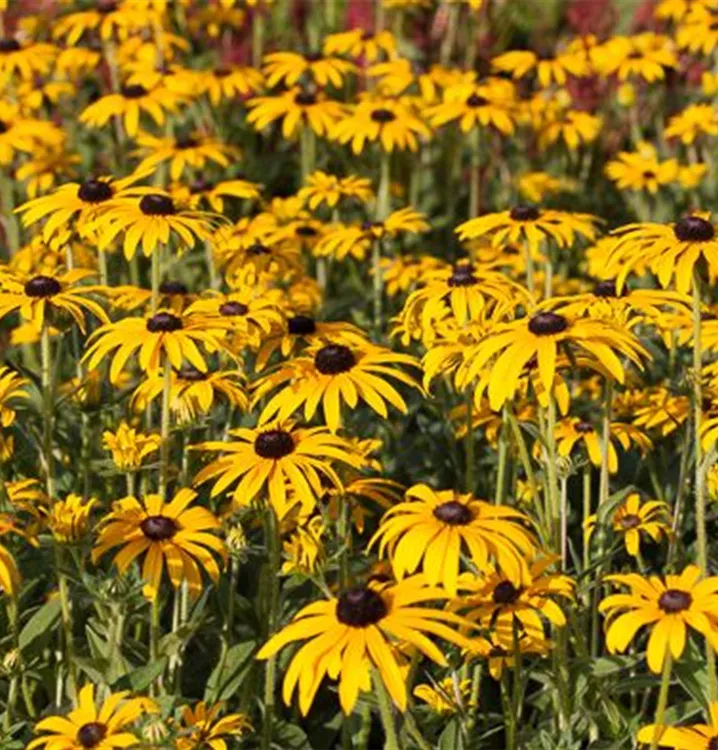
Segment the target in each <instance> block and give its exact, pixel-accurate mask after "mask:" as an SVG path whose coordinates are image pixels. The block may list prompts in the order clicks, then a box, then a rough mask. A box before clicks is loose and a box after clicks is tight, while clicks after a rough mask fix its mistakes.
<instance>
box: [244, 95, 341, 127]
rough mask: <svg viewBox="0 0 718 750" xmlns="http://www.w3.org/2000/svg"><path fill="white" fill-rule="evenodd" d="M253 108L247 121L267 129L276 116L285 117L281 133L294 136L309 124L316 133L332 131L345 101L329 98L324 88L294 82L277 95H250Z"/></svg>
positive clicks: (277, 118) (250, 106)
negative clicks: (303, 85) (252, 96)
mask: <svg viewBox="0 0 718 750" xmlns="http://www.w3.org/2000/svg"><path fill="white" fill-rule="evenodd" d="M247 106H248V107H249V109H250V110H251V111H250V112H249V114H248V115H247V122H249V123H251V124H252V125H253V126H254V128H255V129H256V130H264V129H265V128H266V127H267V126H268V125H270V124H271V123H273V122H274V121H275V120H281V121H282V136H283V137H284V138H292V137H293V136H294V135H295V134H296V133H297V132H299V131H301V130H302V129H303V128H305V127H309V128H310V129H311V130H312V131H313V132H314V133H315V134H316V135H318V136H320V137H322V136H327V135H329V133H330V131H331V130H332V128H333V127H334V125H335V124H336V123H337V121H338V120H339V119H340V118H341V117H342V115H343V114H344V104H342V103H341V102H338V101H335V100H333V99H329V98H328V97H327V95H326V94H324V93H323V92H321V91H314V90H312V89H307V88H302V87H299V86H295V87H293V88H291V89H289V90H288V91H284V92H283V93H281V94H277V95H275V96H258V97H255V98H254V99H250V100H249V101H248V102H247Z"/></svg>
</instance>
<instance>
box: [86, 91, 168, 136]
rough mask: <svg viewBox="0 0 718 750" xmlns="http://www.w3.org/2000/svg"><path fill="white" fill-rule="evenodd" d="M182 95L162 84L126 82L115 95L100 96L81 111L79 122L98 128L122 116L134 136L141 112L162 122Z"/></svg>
mask: <svg viewBox="0 0 718 750" xmlns="http://www.w3.org/2000/svg"><path fill="white" fill-rule="evenodd" d="M180 101H181V97H180V96H178V94H177V93H175V92H174V91H171V90H170V89H168V88H165V87H164V86H155V87H154V88H151V89H146V88H145V87H144V86H143V85H141V84H139V83H135V84H128V85H126V86H122V88H121V89H120V90H119V91H118V92H117V93H116V94H107V95H106V96H103V97H100V98H99V99H98V100H97V101H96V102H93V103H92V104H90V105H89V106H88V107H86V108H85V109H84V110H83V111H82V112H81V113H80V122H82V123H83V124H85V125H87V126H88V127H90V128H101V127H103V126H104V125H106V124H107V123H108V122H109V121H110V120H111V119H112V118H113V117H121V118H122V122H123V124H124V126H125V130H126V131H127V134H128V135H129V136H130V137H134V136H136V135H137V131H138V129H139V126H140V115H141V114H143V113H144V114H146V115H149V117H150V118H152V120H153V121H154V123H155V125H164V122H165V119H166V117H167V113H168V112H174V111H175V110H176V109H177V105H178V104H179V102H180Z"/></svg>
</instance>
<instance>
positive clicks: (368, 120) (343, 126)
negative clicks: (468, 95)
mask: <svg viewBox="0 0 718 750" xmlns="http://www.w3.org/2000/svg"><path fill="white" fill-rule="evenodd" d="M330 137H331V138H332V140H335V141H339V143H345V144H346V143H350V142H351V149H352V153H354V154H360V153H361V152H362V151H363V150H364V147H365V146H366V145H367V143H375V142H376V143H378V144H379V145H380V146H381V149H382V150H383V151H386V152H389V153H390V152H392V151H394V150H395V149H397V150H399V151H406V150H407V149H408V150H409V151H417V150H418V149H419V138H420V137H421V138H427V139H428V138H430V137H431V130H430V128H429V127H428V126H427V125H426V123H424V122H423V121H422V120H421V119H419V118H418V117H417V116H416V115H415V114H414V112H413V111H412V109H411V108H410V107H409V106H408V105H407V104H405V103H403V102H402V101H401V100H397V99H388V98H375V97H372V98H365V99H363V100H362V101H360V102H359V103H358V104H356V105H354V107H353V108H352V110H351V112H350V113H349V114H348V115H347V116H346V117H344V118H343V119H341V120H339V122H337V123H336V125H334V126H333V127H332V130H331V132H330Z"/></svg>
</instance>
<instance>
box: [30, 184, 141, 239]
mask: <svg viewBox="0 0 718 750" xmlns="http://www.w3.org/2000/svg"><path fill="white" fill-rule="evenodd" d="M146 176H147V172H144V173H143V172H136V173H134V174H132V175H130V176H129V177H125V178H123V179H120V180H116V179H114V178H113V177H93V178H90V179H88V180H85V181H84V182H69V183H66V184H65V185H61V186H60V187H59V188H57V190H55V191H54V192H53V193H51V194H50V195H43V196H41V197H40V198H35V199H34V200H30V201H28V202H27V203H23V204H22V205H21V206H19V207H18V208H17V209H16V212H17V213H19V214H21V216H22V223H23V226H26V227H29V226H32V225H33V224H35V223H36V222H38V221H40V220H41V219H44V220H45V223H44V225H43V228H42V236H43V238H44V239H45V241H48V240H49V239H50V238H51V237H52V236H53V235H54V234H56V233H58V232H61V231H64V230H67V229H71V228H74V229H75V230H76V231H77V232H78V233H79V234H81V235H83V234H87V230H88V228H89V227H90V226H92V224H93V222H94V221H95V220H96V219H97V218H98V217H99V216H100V214H101V213H102V212H103V211H105V210H106V209H107V207H108V205H111V204H110V203H109V201H110V200H112V199H113V198H123V197H127V196H130V195H134V194H138V193H142V192H146V191H147V188H143V187H134V188H133V187H132V186H133V185H134V183H136V182H137V181H138V180H141V179H142V178H143V177H146Z"/></svg>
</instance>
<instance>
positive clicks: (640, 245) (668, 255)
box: [606, 213, 718, 294]
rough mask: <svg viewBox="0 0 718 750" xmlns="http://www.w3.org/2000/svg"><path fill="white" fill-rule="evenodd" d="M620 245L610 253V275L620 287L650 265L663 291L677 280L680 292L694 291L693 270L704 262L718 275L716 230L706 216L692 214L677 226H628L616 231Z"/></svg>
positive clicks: (679, 220) (680, 220)
mask: <svg viewBox="0 0 718 750" xmlns="http://www.w3.org/2000/svg"><path fill="white" fill-rule="evenodd" d="M614 234H615V235H616V243H615V244H614V245H613V247H612V248H611V249H610V255H609V257H608V263H607V267H606V271H607V273H615V274H616V287H617V288H618V289H621V288H623V284H624V282H625V280H626V277H627V276H628V274H629V273H631V271H633V270H634V269H635V268H637V267H638V266H639V265H643V264H647V265H648V266H649V267H650V269H651V271H653V273H655V274H656V276H657V277H658V281H659V283H660V284H661V286H662V287H664V288H665V287H667V286H668V285H669V284H670V282H671V280H672V279H673V278H674V277H675V281H676V289H677V290H678V291H679V292H681V293H682V294H687V293H688V292H690V291H691V289H692V281H693V269H694V266H695V265H696V263H698V261H699V260H700V258H703V259H704V260H705V261H706V263H707V264H708V268H709V269H710V270H711V273H714V274H716V273H718V238H717V237H716V228H715V226H714V224H713V223H712V222H711V220H710V215H709V214H705V213H695V214H688V215H686V216H683V217H682V218H680V219H678V221H676V222H675V223H673V224H657V223H654V222H647V223H644V224H628V225H627V226H625V227H621V228H620V229H617V230H615V232H614Z"/></svg>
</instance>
